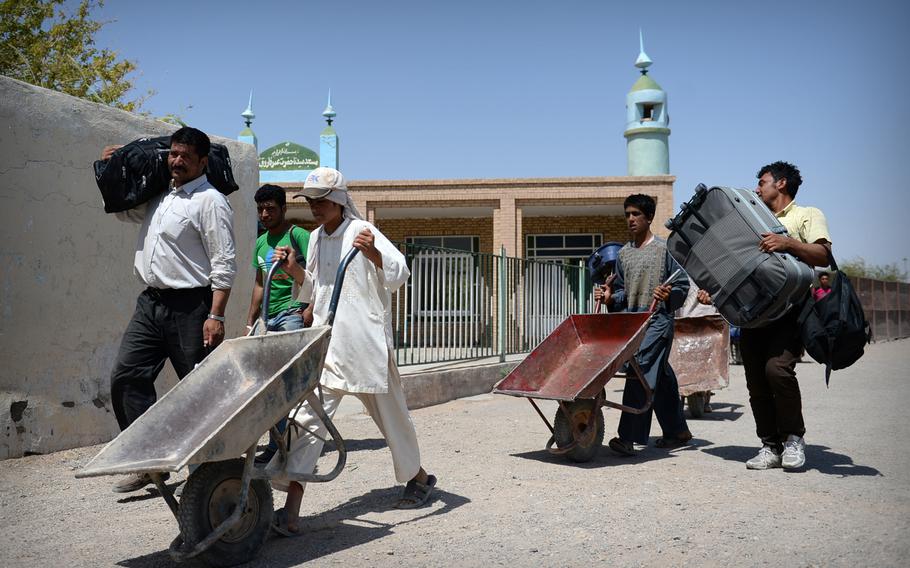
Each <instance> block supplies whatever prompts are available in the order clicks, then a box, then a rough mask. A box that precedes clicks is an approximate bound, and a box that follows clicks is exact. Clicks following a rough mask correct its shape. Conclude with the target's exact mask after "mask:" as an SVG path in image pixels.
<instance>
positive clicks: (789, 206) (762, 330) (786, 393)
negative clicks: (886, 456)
mask: <svg viewBox="0 0 910 568" xmlns="http://www.w3.org/2000/svg"><path fill="white" fill-rule="evenodd" d="M757 177H758V187H757V188H756V189H755V192H756V193H757V194H758V196H759V197H760V198H761V200H762V201H763V202H764V203H765V205H767V206H768V208H770V209H771V211H772V212H773V213H774V215H775V216H776V217H777V218H778V220H779V221H780V222H781V224H782V225H783V226H784V227H785V228H786V229H787V233H788V235H778V234H774V233H765V234H762V235H761V239H760V240H759V242H758V247H759V249H760V250H762V251H764V252H786V253H789V254H791V255H793V256H796V257H797V258H799V259H800V260H802V261H803V262H805V263H807V264H809V265H810V266H826V265H827V264H828V249H829V247H830V246H831V238H830V236H829V235H828V224H827V222H826V221H825V216H824V214H823V213H822V212H821V211H820V210H818V209H816V208H815V207H801V206H799V205H797V204H796V202H795V201H794V199H795V198H796V193H797V191H798V190H799V186H800V184H801V183H802V181H803V180H802V177H801V176H800V173H799V170H798V169H797V168H796V166H794V165H792V164H789V163H787V162H774V163H773V164H768V165H767V166H764V167H763V168H762V169H761V170H759V172H758V176H757ZM806 294H807V295H808V294H809V291H808V290H806ZM699 296H700V298H699V299H700V300H702V301H703V302H706V301H710V298H709V297H708V295H707V293H706V292H704V291H701V292H699ZM799 307H800V306H799V305H798V304H797V305H796V306H794V307H792V308H791V309H790V310H789V311H788V312H787V313H786V314H785V315H784V316H783V317H781V318H779V319H777V320H775V321H773V322H771V323H770V324H768V325H766V326H763V327H757V328H743V329H742V331H741V336H740V348H741V351H742V359H743V367H744V369H745V372H746V386H747V387H748V389H749V403H750V405H751V407H752V414H753V415H754V416H755V428H756V432H757V434H758V437H759V438H760V439H761V441H762V448H761V450H759V452H758V455H756V456H755V457H753V458H752V459H750V460H749V461H747V462H746V467H747V468H749V469H771V468H777V467H784V468H786V469H795V468H800V467H802V466H803V465H804V464H805V463H806V454H805V448H806V444H805V441H804V440H803V436H804V435H805V433H806V427H805V424H804V422H803V412H802V399H801V397H800V392H799V383H798V382H797V379H796V362H797V361H798V360H799V355H800V353H801V352H802V338H801V334H800V328H799V324H798V323H797V317H798V315H799Z"/></svg>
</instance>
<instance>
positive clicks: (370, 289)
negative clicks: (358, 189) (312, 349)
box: [270, 167, 436, 536]
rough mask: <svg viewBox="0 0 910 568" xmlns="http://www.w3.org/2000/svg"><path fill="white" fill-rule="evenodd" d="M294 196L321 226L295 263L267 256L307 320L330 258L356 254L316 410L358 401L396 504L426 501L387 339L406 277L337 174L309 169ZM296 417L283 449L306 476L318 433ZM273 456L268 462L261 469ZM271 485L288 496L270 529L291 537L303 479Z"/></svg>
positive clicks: (316, 425)
mask: <svg viewBox="0 0 910 568" xmlns="http://www.w3.org/2000/svg"><path fill="white" fill-rule="evenodd" d="M295 197H305V198H306V200H307V202H308V203H309V205H310V209H311V210H312V212H313V217H314V218H315V219H316V222H317V223H319V224H320V225H321V226H320V227H319V229H317V230H316V231H314V232H313V233H312V234H311V235H310V242H309V247H308V253H307V255H306V258H307V262H306V268H305V269H304V267H302V266H300V265H299V264H297V263H296V262H295V261H294V252H293V250H292V249H291V248H290V247H279V248H277V249H276V250H275V258H276V259H278V261H279V262H280V261H283V260H284V259H288V266H287V268H285V269H284V270H285V272H287V273H288V274H290V275H291V276H293V277H294V279H295V280H296V281H297V283H298V284H300V286H301V291H300V297H299V299H300V301H302V302H307V303H309V304H310V306H311V307H312V308H313V325H314V326H318V325H324V324H325V323H326V321H327V319H328V312H329V303H330V299H331V297H332V291H333V289H334V285H335V275H336V271H337V269H338V265H339V263H340V262H341V260H342V259H343V257H344V256H345V255H346V254H347V253H348V252H349V251H350V250H351V247H354V248H356V249H358V250H359V251H360V254H358V255H357V256H356V257H354V259H353V260H352V261H351V264H350V265H349V266H348V269H347V272H346V275H345V280H344V284H343V288H342V291H341V295H340V298H339V302H338V307H337V310H336V317H335V320H334V323H333V326H332V339H331V340H330V341H329V349H328V352H327V354H326V358H325V366H324V368H323V372H322V377H321V381H320V382H321V384H322V389H323V396H324V406H325V410H326V413H327V414H328V415H329V416H330V417H331V416H332V415H334V413H335V411H336V410H337V408H338V404H339V402H340V401H341V399H342V397H344V396H345V395H347V394H352V395H354V396H356V397H357V398H358V399H359V400H360V401H361V402H362V403H363V405H364V407H365V408H366V410H367V412H369V414H370V417H372V418H373V421H374V422H376V425H377V426H378V427H379V430H380V431H381V432H382V434H383V436H384V437H385V439H386V442H387V443H388V446H389V449H390V450H391V452H392V461H393V463H394V468H395V477H396V479H397V480H398V481H399V482H400V483H405V482H407V484H406V486H405V489H404V493H403V495H402V497H401V499H400V500H399V501H398V504H397V506H398V507H399V508H414V507H419V506H421V505H423V504H424V503H426V501H427V500H428V499H429V497H430V493H431V492H432V489H433V487H434V486H435V485H436V477H435V476H433V475H429V474H427V472H426V471H425V470H424V469H423V467H421V462H420V448H419V446H418V444H417V433H416V431H415V430H414V425H413V423H412V422H411V418H410V415H409V414H408V407H407V401H406V400H405V397H404V391H403V389H402V386H401V377H400V376H399V374H398V367H397V366H396V364H395V359H394V352H393V343H392V292H394V291H395V290H397V289H398V288H399V287H400V286H401V285H402V284H404V283H405V282H406V281H407V279H408V277H409V276H410V271H409V270H408V267H407V263H406V261H405V258H404V256H403V255H402V254H401V252H399V250H398V248H397V247H396V246H395V245H393V244H392V243H391V242H390V241H389V240H388V239H387V238H386V237H385V236H384V235H383V234H382V233H380V232H379V230H378V229H376V227H374V226H373V225H372V224H370V223H368V222H366V221H364V220H363V219H362V218H361V216H360V213H359V212H358V211H357V208H356V207H354V203H353V202H352V201H351V198H350V195H349V194H348V190H347V186H346V184H345V181H344V177H343V176H342V175H341V172H339V171H337V170H334V169H332V168H324V167H322V168H316V169H315V170H313V171H312V172H311V173H310V174H309V175H308V176H307V179H306V181H305V182H304V189H303V191H302V192H301V193H299V194H297V195H296V196H295ZM297 421H298V422H300V423H301V425H302V426H303V427H302V428H301V429H300V431H301V432H303V435H302V437H301V438H299V439H297V440H294V442H293V443H292V445H291V454H290V456H289V462H290V463H289V469H291V470H293V471H297V472H312V471H313V469H314V467H315V464H316V460H317V459H318V458H319V455H320V453H321V451H322V446H323V441H322V438H324V437H325V434H326V429H325V426H324V425H323V424H322V422H321V421H320V420H319V419H318V418H317V417H316V415H315V413H313V412H312V411H311V410H310V409H309V408H308V406H307V405H304V407H303V408H302V409H301V411H300V412H299V413H298V415H297ZM307 431H311V432H314V433H315V434H316V436H311V435H307V434H306V432H307ZM277 459H279V458H278V457H277V456H276V457H275V458H273V460H272V462H273V463H272V464H270V467H271V466H274V465H276V461H275V460H277ZM272 485H273V487H275V488H276V489H280V490H283V491H287V492H288V498H287V502H286V504H285V507H284V509H281V510H279V511H278V513H277V515H276V523H275V524H274V525H273V528H274V529H275V530H276V531H278V532H279V533H280V534H284V535H285V536H292V535H296V534H299V527H298V524H297V523H298V514H299V511H300V502H301V499H302V497H303V490H304V487H303V485H301V484H300V483H298V482H296V481H290V482H289V481H287V480H283V481H282V480H276V481H273V483H272Z"/></svg>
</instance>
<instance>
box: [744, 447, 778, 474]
mask: <svg viewBox="0 0 910 568" xmlns="http://www.w3.org/2000/svg"><path fill="white" fill-rule="evenodd" d="M775 467H780V454H779V453H777V452H775V451H774V448H772V447H771V446H762V447H761V449H760V450H758V455H757V456H755V457H754V458H752V459H751V460H749V461H747V462H746V469H772V468H775Z"/></svg>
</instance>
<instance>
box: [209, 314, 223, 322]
mask: <svg viewBox="0 0 910 568" xmlns="http://www.w3.org/2000/svg"><path fill="white" fill-rule="evenodd" d="M206 317H208V319H210V320H218V321H220V322H221V323H224V316H216V315H215V314H209V315H208V316H206Z"/></svg>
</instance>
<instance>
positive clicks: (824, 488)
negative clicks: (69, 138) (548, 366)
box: [0, 340, 910, 568]
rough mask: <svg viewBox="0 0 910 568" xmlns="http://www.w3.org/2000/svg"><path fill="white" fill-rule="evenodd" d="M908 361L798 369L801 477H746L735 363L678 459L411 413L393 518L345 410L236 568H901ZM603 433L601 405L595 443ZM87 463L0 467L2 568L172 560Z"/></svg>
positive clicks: (460, 411) (610, 414) (466, 412)
mask: <svg viewBox="0 0 910 568" xmlns="http://www.w3.org/2000/svg"><path fill="white" fill-rule="evenodd" d="M908 352H910V341H908V340H903V341H895V342H890V343H883V344H876V345H872V346H870V347H869V349H868V351H867V354H866V356H865V357H864V358H863V359H862V360H861V361H860V362H859V363H857V364H856V365H854V366H853V367H852V368H850V369H847V370H844V371H838V372H835V373H834V375H833V377H832V380H831V388H830V389H826V388H825V385H824V374H823V369H822V367H821V366H819V365H816V364H814V363H803V364H800V365H799V366H798V373H799V376H800V382H801V385H802V388H803V404H804V409H805V415H806V423H807V427H808V430H809V431H808V433H807V435H806V440H807V442H808V444H809V446H808V449H807V452H806V453H807V457H808V463H807V466H806V467H805V468H804V470H802V471H797V472H785V471H783V470H780V469H778V470H770V471H748V470H746V469H745V467H744V465H743V462H744V461H745V460H746V459H748V458H749V457H751V456H752V455H753V454H754V453H755V451H756V449H757V440H756V439H755V436H754V423H753V421H752V416H751V413H750V411H749V408H748V404H747V395H746V389H745V381H744V378H743V372H742V368H741V367H732V368H731V386H730V387H729V388H727V389H724V390H721V391H718V393H717V395H716V396H715V399H714V401H715V402H714V406H715V412H713V413H711V414H708V415H706V418H705V419H703V420H690V422H689V426H690V429H691V430H692V432H693V433H694V434H695V440H694V442H695V443H694V445H693V446H691V447H688V448H684V449H678V450H675V451H671V452H667V451H663V450H659V449H657V448H654V447H653V438H652V445H651V446H650V447H648V448H645V449H643V450H642V451H641V452H639V454H638V455H637V456H636V457H633V458H620V457H617V456H614V455H612V454H611V452H610V451H609V450H608V449H607V448H604V449H603V451H601V452H600V454H599V456H598V457H597V458H595V459H594V460H593V461H592V462H590V463H588V464H584V465H577V464H572V463H569V462H567V461H565V460H563V459H561V458H558V457H553V456H550V455H549V454H548V453H547V452H546V451H545V450H544V449H543V446H544V443H545V442H546V439H547V437H548V431H547V429H546V427H545V426H544V424H543V423H542V422H541V420H540V419H539V418H538V417H537V416H536V414H535V413H534V412H533V409H532V408H531V407H530V405H529V404H528V403H526V402H525V401H523V400H520V399H516V398H510V397H503V396H493V395H482V396H478V397H473V398H470V399H463V400H458V401H455V402H451V403H448V404H444V405H440V406H436V407H430V408H425V409H421V410H417V411H414V412H413V414H412V416H413V418H414V420H415V422H416V425H417V430H418V435H419V437H420V440H421V444H422V451H423V457H424V463H425V464H426V465H427V467H428V469H429V470H430V471H431V472H432V473H435V474H436V475H437V476H439V478H440V484H439V489H438V491H437V492H436V499H435V500H434V501H433V502H432V503H431V504H430V505H428V506H427V507H426V508H423V509H418V510H413V511H400V510H396V509H393V508H391V506H392V504H393V503H394V502H395V500H396V499H397V497H398V495H399V492H400V487H399V486H396V485H395V480H394V477H393V474H392V467H391V458H390V455H389V452H388V450H387V449H386V448H385V447H384V443H383V441H382V437H381V435H380V434H379V432H378V431H377V429H376V427H375V426H374V425H373V423H372V421H371V420H370V419H369V418H368V417H367V416H365V415H363V414H360V413H358V412H356V410H357V409H356V408H354V411H353V412H352V411H348V412H347V413H346V414H347V415H346V416H342V417H340V418H339V420H338V423H339V428H340V430H341V432H342V434H343V435H344V436H345V437H346V439H347V440H348V442H349V446H350V453H349V455H348V465H347V468H346V470H345V471H344V472H343V473H342V475H341V476H339V477H338V479H336V480H335V481H333V482H331V483H328V484H319V485H316V484H313V485H311V486H310V487H309V488H308V489H307V494H306V496H305V498H304V505H303V511H302V512H303V514H304V515H305V516H306V518H305V521H304V526H305V527H306V530H307V531H308V534H307V535H306V536H304V537H302V538H298V539H279V538H271V539H270V540H269V541H268V542H267V543H266V546H265V548H264V549H263V551H262V554H261V556H260V558H259V559H257V560H256V561H254V562H252V563H251V564H249V566H257V567H276V568H277V567H282V568H283V567H290V566H303V565H307V566H332V565H342V564H343V565H351V566H490V565H509V566H583V565H590V564H592V563H594V564H609V565H616V566H653V565H658V564H659V565H670V566H677V565H683V564H691V563H697V564H700V565H707V566H714V565H718V566H719V565H734V566H754V565H773V566H778V565H783V566H898V565H906V564H905V563H906V562H907V560H906V559H907V557H908V555H910V467H908V466H910V458H908V440H910V421H908V420H906V419H904V418H902V417H904V416H905V413H906V408H907V406H908V403H910V396H908V394H910V381H908V371H907V369H908V363H910V353H908ZM611 390H612V389H611ZM612 397H613V398H614V399H617V398H618V395H617V394H616V393H615V392H613V393H612ZM554 409H555V407H554V406H552V405H546V408H545V413H546V414H547V415H548V416H552V414H553V412H554ZM617 419H618V413H617V412H616V411H614V410H607V411H606V423H607V438H609V437H610V436H611V435H612V434H613V432H614V431H615V426H616V421H617ZM652 435H659V431H658V428H657V425H656V423H655V426H654V429H653V430H652ZM99 449H100V446H95V447H90V448H81V449H76V450H70V451H65V452H59V453H55V454H51V455H46V456H31V457H26V458H22V459H14V460H7V461H4V462H0V522H2V526H3V532H2V537H0V549H2V551H3V552H2V564H3V565H4V566H7V567H18V566H29V567H32V566H40V565H53V566H56V565H67V566H114V565H116V566H124V567H129V568H148V567H153V566H172V565H174V564H173V563H172V561H171V560H170V557H169V555H168V552H167V548H168V545H169V544H170V542H171V540H172V539H173V537H174V536H175V535H176V534H177V524H176V521H175V520H174V518H173V517H172V515H171V513H170V511H169V510H168V509H167V507H166V506H165V504H164V501H162V500H161V499H160V498H157V497H156V492H154V491H143V492H140V493H136V494H133V495H130V496H123V495H116V494H114V493H111V491H110V486H111V483H112V482H113V481H114V478H110V477H102V478H92V479H83V480H77V479H75V478H74V477H73V475H74V473H75V470H76V469H77V468H78V467H79V466H80V465H81V464H84V463H86V462H87V461H88V460H89V459H90V458H91V457H92V456H93V455H94V454H95V453H96V452H97V451H98V450H99ZM182 478H183V476H177V477H176V478H172V480H171V481H172V482H174V483H177V482H180V481H181V480H182ZM283 500H284V494H282V493H277V492H276V493H275V501H276V506H278V505H280V504H281V503H282V502H283ZM902 558H903V559H904V560H901V559H902ZM194 565H195V564H194Z"/></svg>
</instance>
